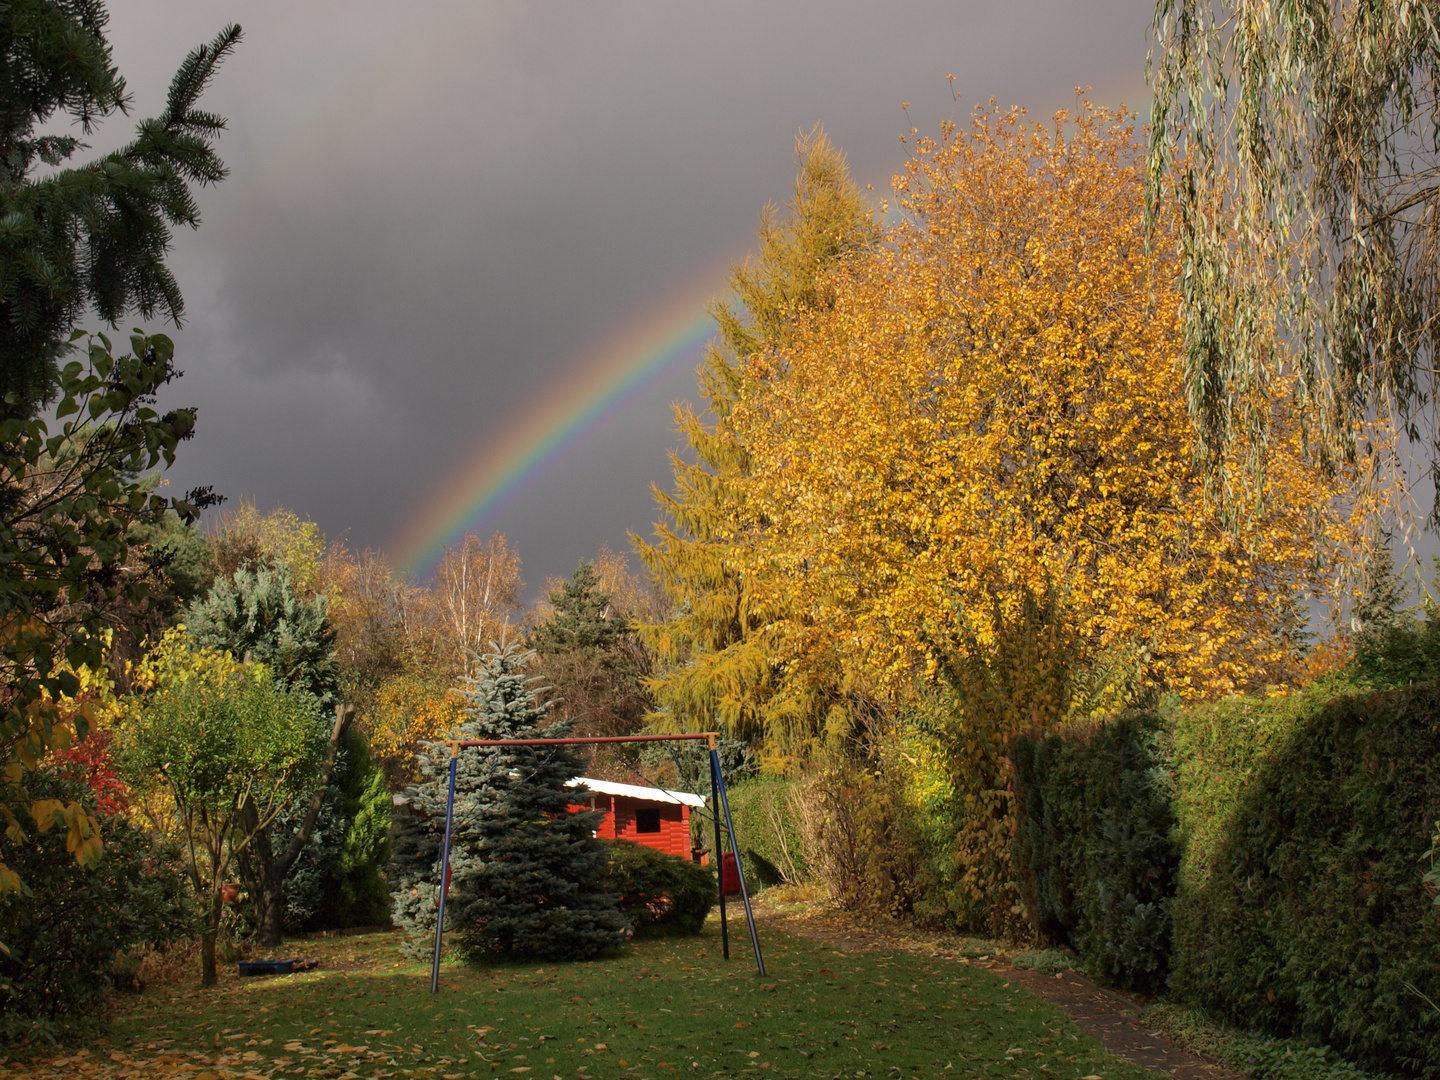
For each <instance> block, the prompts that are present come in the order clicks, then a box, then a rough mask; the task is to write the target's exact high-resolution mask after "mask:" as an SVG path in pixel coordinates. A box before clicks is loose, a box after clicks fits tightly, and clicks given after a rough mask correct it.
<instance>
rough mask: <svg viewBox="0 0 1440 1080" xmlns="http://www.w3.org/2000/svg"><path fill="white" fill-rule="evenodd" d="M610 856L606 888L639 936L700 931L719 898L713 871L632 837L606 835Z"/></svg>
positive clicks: (673, 935) (686, 933)
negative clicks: (636, 840)
mask: <svg viewBox="0 0 1440 1080" xmlns="http://www.w3.org/2000/svg"><path fill="white" fill-rule="evenodd" d="M601 843H602V844H604V845H605V849H606V853H607V854H608V855H609V857H610V861H609V863H608V864H607V865H606V867H605V878H604V880H605V887H606V888H607V889H608V890H609V891H610V892H612V893H614V894H615V895H616V897H617V898H618V903H619V906H620V910H621V911H622V912H624V913H625V917H626V918H627V919H629V920H630V925H631V927H632V928H633V929H634V931H635V936H636V937H681V936H686V935H690V934H698V933H700V931H701V929H702V928H703V927H704V925H705V917H706V916H707V915H709V914H710V909H711V907H713V906H714V904H715V902H716V893H717V892H718V890H717V888H716V885H715V873H714V871H713V870H712V869H711V868H710V867H708V866H700V865H699V864H698V863H693V862H690V861H689V860H688V859H681V858H677V857H676V856H674V855H667V854H665V852H663V851H656V850H655V849H654V848H648V847H645V846H644V845H643V844H636V843H634V842H633V841H630V840H602V841H601Z"/></svg>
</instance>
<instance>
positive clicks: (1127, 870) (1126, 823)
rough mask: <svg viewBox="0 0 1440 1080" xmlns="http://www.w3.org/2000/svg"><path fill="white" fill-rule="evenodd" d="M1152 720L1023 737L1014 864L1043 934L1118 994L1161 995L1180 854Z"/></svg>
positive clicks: (1015, 756)
mask: <svg viewBox="0 0 1440 1080" xmlns="http://www.w3.org/2000/svg"><path fill="white" fill-rule="evenodd" d="M1168 756H1169V750H1168V739H1167V737H1166V735H1165V732H1164V730H1163V727H1162V724H1161V721H1160V718H1159V717H1158V716H1156V715H1155V714H1132V715H1128V716H1122V717H1119V718H1116V719H1113V720H1109V721H1106V722H1103V723H1093V724H1078V725H1070V726H1068V727H1065V728H1061V729H1059V730H1056V731H1051V732H1047V733H1045V734H1043V735H1021V736H1018V737H1017V738H1016V739H1015V740H1014V742H1013V744H1012V747H1011V761H1012V764H1013V771H1014V786H1015V793H1016V829H1015V847H1014V863H1015V866H1016V869H1017V872H1018V874H1019V876H1020V879H1021V883H1022V889H1023V893H1024V896H1025V906H1026V910H1027V911H1028V912H1029V914H1030V917H1031V921H1032V923H1033V924H1034V927H1035V929H1036V931H1037V932H1038V933H1039V934H1040V936H1041V937H1042V938H1043V939H1044V940H1046V941H1047V942H1049V943H1050V944H1052V945H1066V946H1069V947H1071V948H1073V949H1074V950H1075V951H1076V952H1077V953H1078V954H1079V957H1080V962H1081V964H1082V965H1083V966H1084V968H1085V969H1086V970H1087V971H1089V972H1090V973H1091V974H1093V975H1094V976H1096V977H1097V978H1099V979H1101V980H1103V981H1105V982H1109V983H1112V984H1114V985H1118V986H1124V987H1128V988H1133V989H1140V990H1147V991H1157V990H1160V989H1162V988H1163V987H1164V985H1165V978H1166V973H1167V968H1168V961H1169V953H1170V934H1171V920H1172V912H1171V907H1172V903H1173V897H1174V894H1175V875H1176V868H1177V865H1178V858H1179V853H1178V851H1177V850H1176V847H1175V838H1174V835H1173V833H1174V824H1175V821H1174V812H1173V809H1172V806H1171V782H1170V774H1169V769H1168V760H1167V759H1168Z"/></svg>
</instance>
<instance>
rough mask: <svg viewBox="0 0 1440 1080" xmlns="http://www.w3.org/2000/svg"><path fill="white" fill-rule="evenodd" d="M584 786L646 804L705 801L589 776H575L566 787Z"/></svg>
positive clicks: (694, 803) (684, 793)
mask: <svg viewBox="0 0 1440 1080" xmlns="http://www.w3.org/2000/svg"><path fill="white" fill-rule="evenodd" d="M581 784H584V785H585V786H586V787H587V788H589V789H590V790H591V791H594V792H598V793H599V794H601V795H623V796H625V798H627V799H644V800H645V801H646V802H664V803H684V804H685V805H686V806H704V805H705V800H704V799H703V798H702V797H701V796H699V795H691V794H690V793H689V792H688V791H666V790H665V789H663V788H654V787H640V786H639V785H638V784H616V783H614V782H612V781H610V780H595V779H593V778H591V777H589V776H577V777H576V778H575V779H574V780H571V781H570V782H569V783H568V784H566V785H565V786H566V787H579V786H580V785H581Z"/></svg>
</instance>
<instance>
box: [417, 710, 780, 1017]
mask: <svg viewBox="0 0 1440 1080" xmlns="http://www.w3.org/2000/svg"><path fill="white" fill-rule="evenodd" d="M719 738H720V733H719V732H716V731H702V732H695V733H691V734H686V735H597V736H594V737H593V738H588V739H585V738H580V739H445V740H444V742H445V743H447V744H448V745H449V747H450V790H449V793H448V794H447V795H446V798H445V845H444V847H443V848H442V849H441V859H440V880H441V881H443V882H444V885H442V886H441V888H440V903H439V910H438V911H437V912H436V914H435V960H434V963H433V964H432V966H431V969H430V992H431V993H432V994H435V993H439V991H440V944H441V940H442V938H443V935H444V933H445V897H446V895H447V894H448V893H449V891H450V836H451V829H452V826H453V824H454V820H455V772H456V768H457V766H458V765H459V762H460V751H461V750H463V749H465V748H467V747H472V746H474V747H481V746H578V745H581V744H590V743H633V742H681V741H684V740H687V739H688V740H694V739H705V740H706V741H707V742H708V743H709V748H710V793H711V810H712V816H713V817H714V819H715V862H716V874H715V876H716V878H717V880H718V888H719V890H720V944H721V950H722V952H723V953H724V956H725V959H726V960H729V959H730V929H729V924H728V923H727V921H726V917H725V879H726V878H727V877H728V876H729V875H728V874H726V873H724V871H726V870H728V869H729V867H728V866H726V865H725V863H726V861H727V860H726V858H725V857H723V856H722V852H721V826H720V815H721V813H722V812H723V813H724V815H725V831H726V832H728V833H729V834H730V851H731V853H732V854H733V856H734V864H735V874H736V876H737V877H738V878H739V884H740V899H741V901H742V902H743V903H744V905H745V921H746V923H747V924H748V925H749V928H750V944H751V945H752V946H753V947H754V949H755V966H756V967H757V968H759V970H760V974H761V975H764V974H765V957H764V956H762V955H761V953H760V937H759V935H758V934H756V932H755V914H754V912H753V911H751V909H750V890H749V888H748V887H747V886H746V882H745V870H744V868H743V867H742V866H741V865H740V849H739V848H738V847H737V846H736V845H735V823H734V822H733V821H731V819H730V800H729V798H728V797H727V794H726V791H725V778H724V777H723V776H722V775H721V773H720V753H719V749H718V747H717V745H716V744H717V742H718V740H719ZM662 790H663V789H662Z"/></svg>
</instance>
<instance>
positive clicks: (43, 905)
mask: <svg viewBox="0 0 1440 1080" xmlns="http://www.w3.org/2000/svg"><path fill="white" fill-rule="evenodd" d="M30 789H31V791H32V792H33V793H34V794H35V796H36V797H37V798H47V799H60V800H63V801H66V802H69V801H78V802H80V803H82V804H84V805H87V806H88V807H89V808H90V811H91V812H92V813H97V809H96V807H95V794H94V792H93V791H91V790H90V789H89V788H88V787H86V786H85V785H84V784H81V783H79V782H77V781H74V780H68V779H64V778H62V777H60V776H57V775H56V774H55V773H54V772H53V771H51V770H45V771H42V772H40V773H37V774H35V776H34V778H33V779H32V781H31V785H30ZM101 821H102V824H101V836H102V838H103V840H104V844H105V852H104V855H103V856H102V857H101V859H100V860H99V861H98V862H97V863H96V864H95V865H94V866H93V867H91V868H86V867H82V866H81V865H80V864H79V863H77V862H76V861H75V858H74V856H73V855H71V854H70V852H69V851H67V850H66V846H65V841H66V833H65V830H64V829H62V828H58V827H52V828H50V829H48V830H46V831H45V832H41V833H37V834H35V835H33V836H32V837H31V838H30V839H29V840H28V842H27V843H25V844H17V845H14V846H12V847H11V849H10V855H11V866H13V867H14V868H15V869H16V870H18V871H19V872H20V873H21V874H22V875H23V877H24V880H25V882H26V884H27V885H28V886H29V888H30V890H31V892H30V895H25V894H23V893H19V892H11V893H6V894H4V895H3V896H0V941H3V942H4V943H5V946H6V951H4V952H0V1042H5V1041H10V1040H12V1039H15V1038H17V1037H26V1036H30V1035H40V1034H50V1035H53V1034H55V1033H56V1032H57V1031H58V1030H59V1029H61V1028H64V1027H66V1026H69V1025H73V1024H76V1023H83V1021H84V1020H85V1019H86V1018H87V1016H89V1014H90V1012H91V1010H93V1009H94V1007H95V1006H96V1003H97V1001H98V999H99V997H100V995H101V994H102V993H103V992H104V990H105V989H106V988H107V987H108V986H110V985H111V984H112V982H113V981H114V977H115V976H116V975H117V974H119V973H120V972H121V971H122V970H123V963H122V959H123V956H124V954H125V953H126V952H127V951H129V950H133V949H138V948H142V947H146V946H148V947H151V948H156V949H163V948H165V947H166V946H167V945H169V944H171V943H172V942H175V941H178V940H181V939H183V938H186V937H188V936H189V935H190V934H191V933H192V932H193V931H194V929H195V927H196V923H195V919H194V904H193V901H192V900H191V898H190V895H189V892H188V890H187V888H186V883H185V881H184V877H183V875H182V872H181V870H180V865H181V856H180V853H179V852H178V851H177V850H175V849H174V848H173V847H172V846H170V845H168V844H166V843H165V842H163V841H160V840H158V839H156V838H155V836H154V835H153V834H151V833H150V832H148V831H147V830H145V829H143V828H141V827H140V826H138V825H136V824H134V823H133V822H131V821H130V820H129V819H128V818H126V817H125V816H123V815H114V816H102V817H101Z"/></svg>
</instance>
